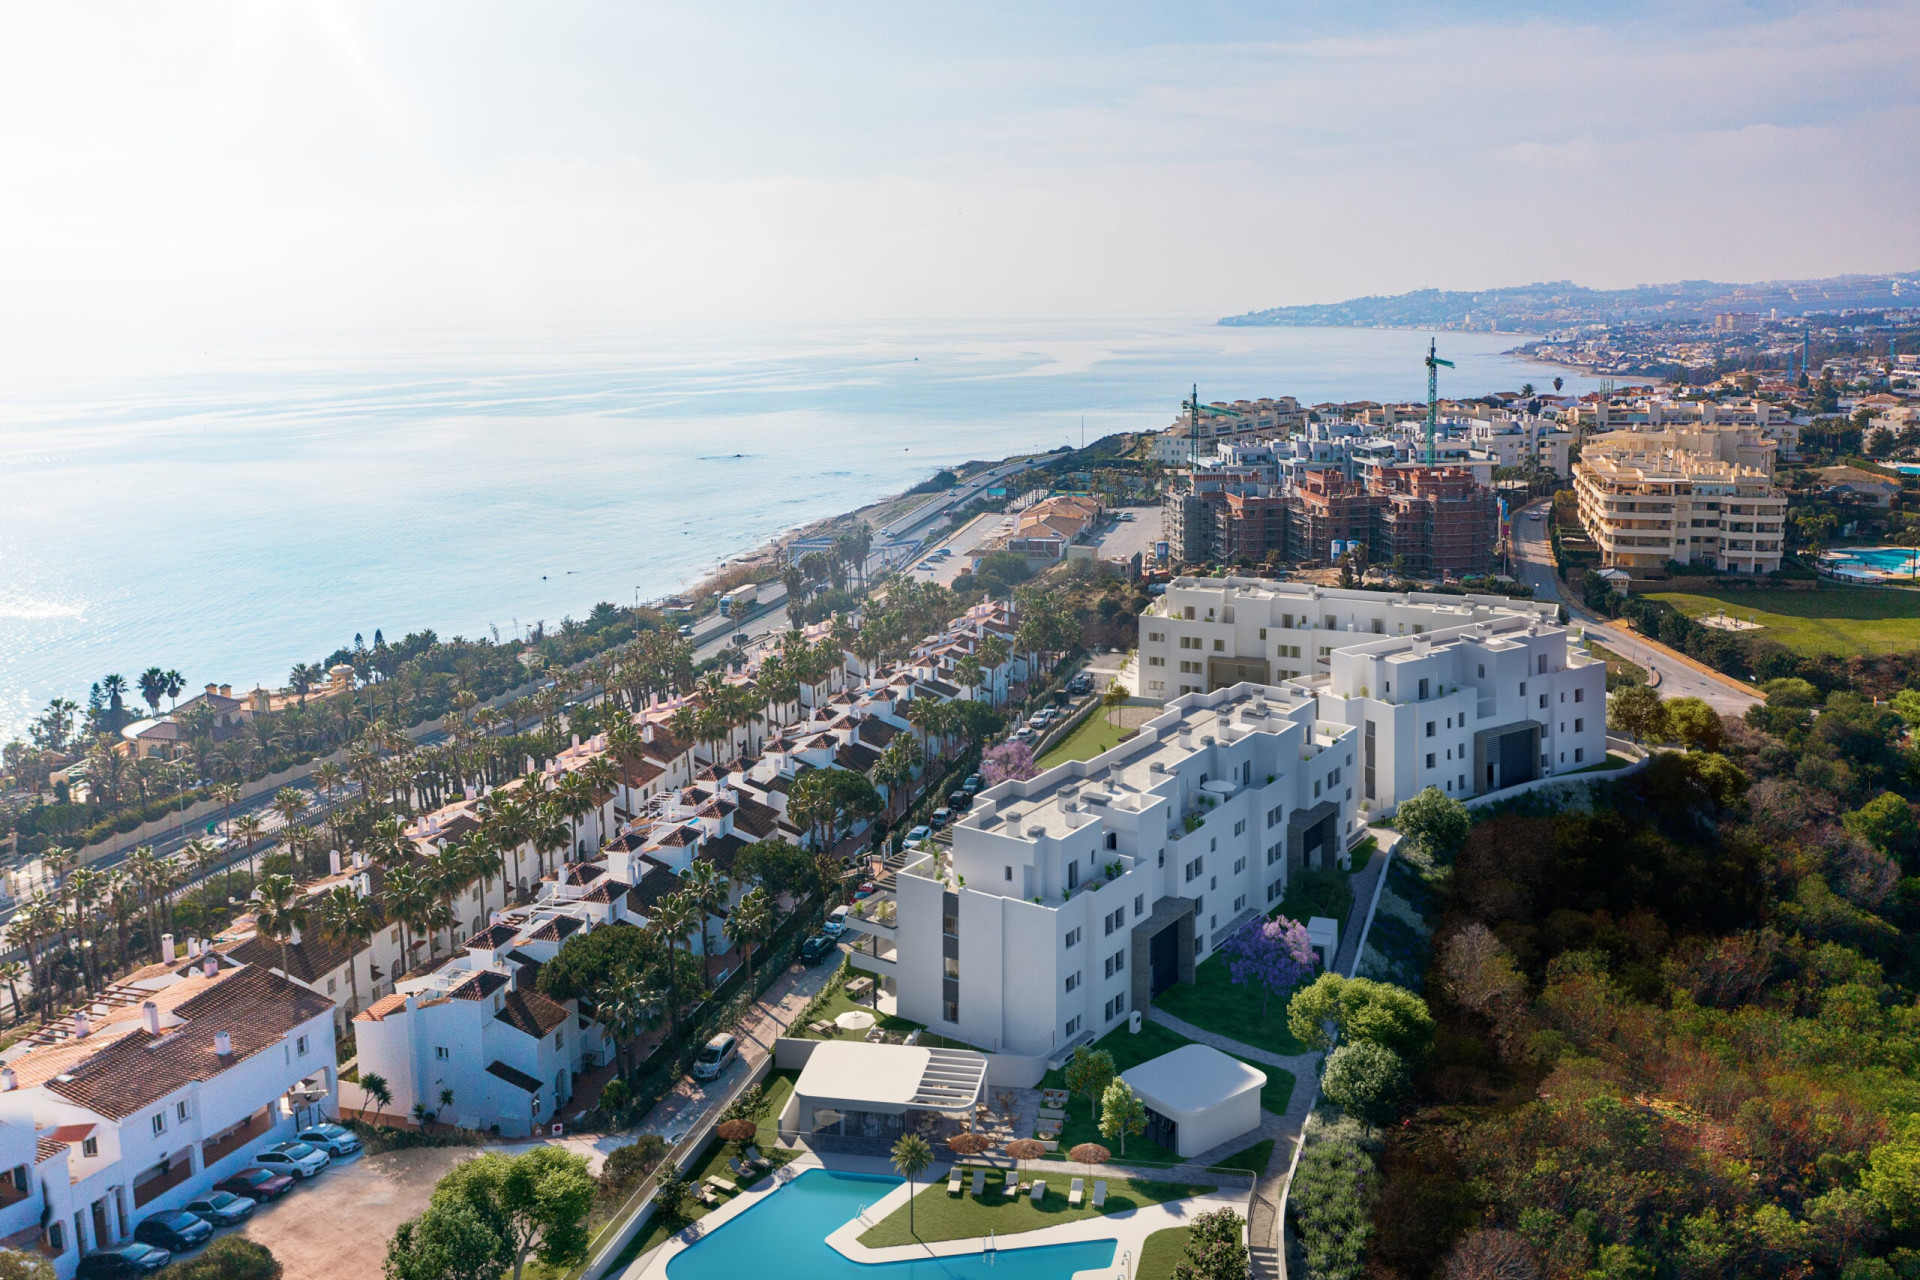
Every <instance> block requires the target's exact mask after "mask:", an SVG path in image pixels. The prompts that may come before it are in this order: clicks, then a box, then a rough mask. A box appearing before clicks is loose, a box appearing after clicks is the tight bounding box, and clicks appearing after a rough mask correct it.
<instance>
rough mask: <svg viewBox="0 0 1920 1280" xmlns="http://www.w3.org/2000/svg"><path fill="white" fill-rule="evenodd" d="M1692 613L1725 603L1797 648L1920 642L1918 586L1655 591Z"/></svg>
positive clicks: (1875, 647) (1849, 651) (1849, 652)
mask: <svg viewBox="0 0 1920 1280" xmlns="http://www.w3.org/2000/svg"><path fill="white" fill-rule="evenodd" d="M1648 595H1649V596H1650V597H1651V598H1652V599H1655V600H1664V601H1666V602H1667V603H1668V604H1670V605H1672V606H1673V607H1674V608H1676V609H1678V610H1679V611H1680V612H1682V613H1684V614H1686V615H1687V616H1688V617H1690V618H1701V617H1705V616H1707V615H1709V614H1715V613H1719V612H1720V611H1721V610H1722V609H1725V610H1726V611H1727V612H1728V613H1729V614H1731V615H1733V616H1734V617H1737V618H1748V619H1751V620H1752V621H1754V622H1757V623H1759V624H1760V625H1761V626H1762V627H1764V628H1766V629H1765V630H1764V631H1758V632H1747V633H1745V634H1748V635H1760V636H1765V637H1767V638H1769V639H1773V640H1778V641H1779V642H1780V643H1781V644H1783V645H1786V646H1787V647H1788V648H1789V649H1792V650H1794V651H1795V652H1796V653H1802V654H1805V655H1807V656H1809V657H1815V656H1818V655H1820V654H1823V653H1834V654H1839V655H1841V656H1842V657H1851V656H1853V655H1856V654H1861V655H1865V654H1875V653H1897V652H1904V651H1906V650H1908V649H1912V648H1914V647H1916V646H1920V592H1914V591H1901V590H1894V589H1891V588H1886V587H1835V588H1831V589H1826V590H1821V591H1729V592H1724V593H1704V594H1699V595H1695V594H1691V593H1688V592H1682V591H1656V592H1649V593H1648Z"/></svg>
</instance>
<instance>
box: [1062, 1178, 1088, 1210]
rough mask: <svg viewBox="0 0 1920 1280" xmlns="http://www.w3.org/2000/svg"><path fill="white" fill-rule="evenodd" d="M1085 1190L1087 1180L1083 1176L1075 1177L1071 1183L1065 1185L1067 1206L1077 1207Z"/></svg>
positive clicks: (1070, 1207)
mask: <svg viewBox="0 0 1920 1280" xmlns="http://www.w3.org/2000/svg"><path fill="white" fill-rule="evenodd" d="M1086 1191H1087V1180H1086V1179H1085V1178H1075V1179H1074V1180H1073V1182H1072V1184H1071V1185H1069V1186H1068V1187H1067V1207H1068V1208H1069V1209H1078V1208H1079V1207H1080V1197H1081V1196H1083V1195H1085V1194H1086Z"/></svg>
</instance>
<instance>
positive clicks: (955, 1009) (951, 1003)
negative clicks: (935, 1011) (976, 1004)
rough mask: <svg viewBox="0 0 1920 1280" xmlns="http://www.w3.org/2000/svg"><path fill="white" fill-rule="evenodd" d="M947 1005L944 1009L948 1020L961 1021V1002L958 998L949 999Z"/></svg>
mask: <svg viewBox="0 0 1920 1280" xmlns="http://www.w3.org/2000/svg"><path fill="white" fill-rule="evenodd" d="M946 1005H947V1007H946V1009H945V1010H944V1014H945V1017H946V1020H947V1021H948V1022H958V1021H960V1002H959V1001H958V1000H948V1001H947V1002H946Z"/></svg>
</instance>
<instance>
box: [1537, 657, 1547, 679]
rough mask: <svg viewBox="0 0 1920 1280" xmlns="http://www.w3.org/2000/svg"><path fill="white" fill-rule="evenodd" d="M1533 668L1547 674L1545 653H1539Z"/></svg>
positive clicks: (1541, 673)
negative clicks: (1536, 663) (1537, 660)
mask: <svg viewBox="0 0 1920 1280" xmlns="http://www.w3.org/2000/svg"><path fill="white" fill-rule="evenodd" d="M1534 670H1535V671H1536V672H1538V673H1539V674H1540V675H1545V674H1547V655H1546V654H1544V653H1543V654H1541V655H1540V660H1539V663H1538V665H1536V666H1535V668H1534Z"/></svg>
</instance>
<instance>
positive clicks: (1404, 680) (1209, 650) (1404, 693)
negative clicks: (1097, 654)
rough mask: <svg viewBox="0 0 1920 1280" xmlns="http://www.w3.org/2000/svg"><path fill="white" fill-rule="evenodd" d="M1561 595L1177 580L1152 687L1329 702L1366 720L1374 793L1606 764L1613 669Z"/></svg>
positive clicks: (1335, 712) (1479, 789)
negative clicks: (1547, 598)
mask: <svg viewBox="0 0 1920 1280" xmlns="http://www.w3.org/2000/svg"><path fill="white" fill-rule="evenodd" d="M1558 618H1559V608H1558V606H1557V605H1553V604H1544V603H1535V602H1532V601H1524V600H1511V599H1508V598H1507V597H1505V596H1483V595H1465V596H1451V595H1429V594H1424V593H1420V592H1385V591H1361V590H1342V589H1336V588H1328V587H1319V586H1315V585H1313V584H1311V583H1301V582H1273V581H1269V580H1267V579H1262V578H1239V577H1229V578H1177V579H1175V580H1174V582H1173V583H1172V584H1171V585H1170V586H1169V587H1168V589H1167V593H1166V595H1165V596H1164V597H1163V598H1162V599H1161V600H1160V601H1158V602H1156V603H1155V604H1154V606H1153V607H1152V608H1151V609H1149V610H1148V611H1147V612H1146V613H1143V614H1142V615H1141V616H1140V654H1139V659H1138V661H1137V663H1136V665H1135V671H1136V678H1137V680H1138V683H1139V691H1140V693H1141V695H1142V696H1144V697H1147V698H1150V699H1156V700H1158V699H1164V698H1167V697H1174V698H1178V697H1179V696H1180V695H1181V694H1182V693H1192V692H1197V691H1202V690H1210V689H1218V688H1222V687H1226V686H1229V685H1232V684H1236V683H1238V682H1240V681H1243V680H1250V681H1254V682H1256V683H1264V682H1267V681H1272V682H1274V683H1276V684H1282V685H1284V686H1285V687H1287V688H1288V689H1291V690H1293V691H1295V692H1296V693H1297V694H1298V695H1300V696H1306V697H1311V698H1313V699H1314V700H1315V701H1316V702H1317V704H1318V715H1319V717H1320V718H1321V719H1323V720H1326V721H1331V722H1337V723H1340V724H1345V725H1348V726H1351V727H1353V728H1356V729H1358V730H1360V733H1361V751H1362V756H1363V759H1362V762H1361V771H1360V775H1359V776H1360V800H1361V802H1362V806H1363V807H1364V808H1365V809H1367V810H1368V811H1369V812H1371V813H1386V812H1391V811H1392V810H1393V809H1394V808H1395V807H1397V806H1398V805H1399V804H1400V803H1401V802H1402V801H1404V800H1407V799H1410V798H1411V797H1413V796H1415V795H1417V794H1419V792H1420V791H1422V790H1424V789H1425V788H1426V787H1429V786H1432V787H1436V788H1438V789H1439V790H1440V791H1441V792H1443V793H1444V794H1447V795H1451V796H1454V797H1456V798H1458V799H1462V800H1464V799H1468V798H1470V797H1473V796H1478V795H1485V794H1487V793H1489V792H1493V791H1502V790H1505V789H1507V788H1509V787H1513V786H1517V785H1520V784H1523V783H1526V782H1531V781H1533V780H1535V779H1538V778H1543V777H1551V776H1553V775H1556V774H1564V773H1572V772H1577V771H1579V770H1581V769H1585V768H1588V767H1589V766H1591V765H1595V764H1599V763H1601V762H1602V761H1604V760H1605V759H1606V754H1607V729H1606V719H1607V712H1606V687H1607V678H1606V666H1605V664H1604V663H1602V662H1601V661H1599V660H1598V659H1596V658H1594V657H1592V656H1590V655H1589V654H1587V653H1586V651H1585V650H1584V648H1583V647H1582V646H1580V645H1579V644H1578V643H1577V642H1576V640H1575V639H1574V636H1573V633H1572V632H1571V631H1569V630H1568V628H1567V627H1565V626H1563V625H1561V623H1560V622H1559V620H1558Z"/></svg>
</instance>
